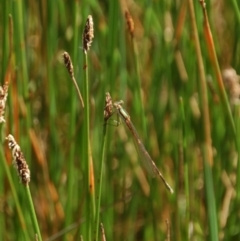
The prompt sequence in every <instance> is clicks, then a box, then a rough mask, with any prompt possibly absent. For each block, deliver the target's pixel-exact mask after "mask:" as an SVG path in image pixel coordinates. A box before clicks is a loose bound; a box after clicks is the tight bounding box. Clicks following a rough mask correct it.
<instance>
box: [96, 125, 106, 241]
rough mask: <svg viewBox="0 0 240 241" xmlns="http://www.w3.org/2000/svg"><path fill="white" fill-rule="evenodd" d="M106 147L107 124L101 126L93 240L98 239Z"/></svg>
mask: <svg viewBox="0 0 240 241" xmlns="http://www.w3.org/2000/svg"><path fill="white" fill-rule="evenodd" d="M106 147H107V124H104V126H103V144H102V158H101V163H100V172H99V180H98V184H99V187H98V194H97V206H96V223H95V229H96V233H95V240H96V241H97V240H98V235H99V225H100V222H99V220H100V212H101V196H102V180H103V166H104V161H105V158H106Z"/></svg>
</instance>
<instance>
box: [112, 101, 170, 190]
mask: <svg viewBox="0 0 240 241" xmlns="http://www.w3.org/2000/svg"><path fill="white" fill-rule="evenodd" d="M122 104H123V101H122V100H120V101H118V102H115V103H113V107H114V108H115V109H116V111H117V113H118V115H119V116H120V117H121V119H122V120H123V121H124V123H125V124H126V126H127V128H128V129H129V131H130V132H131V134H132V137H133V140H134V144H135V147H136V149H137V152H138V154H139V157H140V158H141V160H142V163H143V165H144V166H145V167H146V169H147V171H148V172H149V173H150V174H151V175H152V176H153V177H156V176H159V177H160V178H161V179H162V181H163V183H164V184H165V186H166V187H167V189H168V190H169V191H170V192H171V193H173V189H172V188H171V186H170V185H169V184H168V183H167V181H166V180H165V178H164V177H163V175H162V173H161V172H160V171H159V170H158V168H157V166H156V164H155V162H154V161H153V160H152V158H151V157H150V155H149V154H148V152H147V150H146V149H145V147H144V145H143V144H142V142H141V140H140V137H139V135H138V133H137V131H136V129H135V127H134V125H133V123H132V121H131V118H130V116H129V114H128V113H127V112H126V111H125V110H124V109H123V107H122Z"/></svg>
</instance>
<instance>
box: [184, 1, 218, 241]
mask: <svg viewBox="0 0 240 241" xmlns="http://www.w3.org/2000/svg"><path fill="white" fill-rule="evenodd" d="M188 2H189V11H190V18H191V24H192V29H193V37H194V41H195V51H196V54H197V63H198V70H199V84H200V96H201V108H202V113H203V120H202V125H203V129H204V142H203V144H202V146H203V148H202V153H203V162H204V173H205V176H206V177H207V178H205V192H206V198H207V212H208V217H209V232H210V237H211V240H212V241H214V240H218V236H217V235H216V234H218V226H217V213H216V207H215V198H213V197H214V189H213V185H212V184H213V181H212V173H211V172H212V170H211V166H212V165H213V156H212V143H211V142H212V140H211V130H210V116H209V107H208V96H207V86H206V78H205V70H204V65H203V59H202V53H201V48H200V42H199V38H198V32H197V25H196V18H195V12H194V6H193V1H192V0H189V1H188ZM210 194H211V195H210Z"/></svg>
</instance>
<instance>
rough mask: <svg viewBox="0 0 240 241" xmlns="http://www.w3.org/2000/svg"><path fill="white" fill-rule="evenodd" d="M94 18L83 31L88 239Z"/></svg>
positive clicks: (92, 186)
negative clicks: (90, 56)
mask: <svg viewBox="0 0 240 241" xmlns="http://www.w3.org/2000/svg"><path fill="white" fill-rule="evenodd" d="M93 32H94V30H93V20H92V16H90V15H89V16H88V18H87V22H86V26H85V29H84V32H83V52H84V59H83V66H84V104H85V108H84V122H85V126H84V137H85V138H84V143H85V144H86V145H87V148H86V150H87V153H86V156H85V160H86V165H87V170H86V171H87V187H88V188H87V200H86V202H87V216H88V217H87V220H88V221H87V240H91V237H92V236H91V235H92V230H93V227H94V221H95V213H96V205H95V184H94V171H93V161H92V153H91V142H90V99H89V74H88V55H87V51H88V50H89V48H90V46H91V43H92V39H93V37H94V33H93Z"/></svg>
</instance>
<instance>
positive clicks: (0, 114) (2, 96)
mask: <svg viewBox="0 0 240 241" xmlns="http://www.w3.org/2000/svg"><path fill="white" fill-rule="evenodd" d="M7 96H8V83H6V84H4V85H3V86H0V123H2V122H5V119H4V111H5V107H6V101H7Z"/></svg>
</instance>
